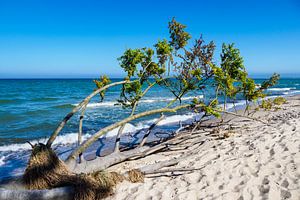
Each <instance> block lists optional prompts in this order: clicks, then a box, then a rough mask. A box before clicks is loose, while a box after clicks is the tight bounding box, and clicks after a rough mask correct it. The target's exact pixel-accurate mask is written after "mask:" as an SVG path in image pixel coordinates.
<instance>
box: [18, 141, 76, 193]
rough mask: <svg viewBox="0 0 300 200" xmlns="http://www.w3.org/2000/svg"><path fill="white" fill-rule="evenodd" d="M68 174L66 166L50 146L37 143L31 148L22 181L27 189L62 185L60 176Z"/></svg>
mask: <svg viewBox="0 0 300 200" xmlns="http://www.w3.org/2000/svg"><path fill="white" fill-rule="evenodd" d="M70 175H71V173H70V172H69V170H68V169H67V166H66V165H65V164H64V162H62V161H61V160H60V159H59V158H58V157H57V155H56V154H55V152H54V151H53V150H52V149H51V148H48V147H47V146H46V145H44V144H37V145H35V146H34V147H33V149H32V153H31V157H30V159H29V163H28V165H27V168H26V170H25V173H24V175H23V182H24V184H25V186H26V187H27V188H28V189H49V188H54V187H59V186H61V185H64V181H62V177H65V176H70Z"/></svg>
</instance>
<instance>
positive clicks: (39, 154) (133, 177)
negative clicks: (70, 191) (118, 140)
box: [23, 144, 144, 200]
mask: <svg viewBox="0 0 300 200" xmlns="http://www.w3.org/2000/svg"><path fill="white" fill-rule="evenodd" d="M127 175H128V177H127V178H126V177H124V176H123V175H121V174H119V173H117V172H105V171H98V172H93V173H89V174H74V173H72V172H70V171H69V170H68V168H67V166H66V165H65V164H64V162H63V161H61V160H60V159H59V158H58V156H57V155H56V154H55V152H54V151H53V150H52V149H51V148H49V147H47V146H46V145H44V144H37V145H34V146H33V149H32V154H31V156H30V159H29V162H28V165H27V168H26V170H25V173H24V175H23V183H24V185H25V186H26V187H27V188H28V189H31V190H32V189H50V188H55V187H62V186H73V187H74V200H82V199H85V200H97V199H103V198H105V197H107V196H109V195H112V194H113V188H114V187H115V186H116V185H117V184H118V183H120V182H122V181H123V180H125V179H127V180H128V181H130V182H132V183H136V182H143V181H144V174H143V173H142V172H141V171H139V170H137V169H133V170H130V171H128V172H127Z"/></svg>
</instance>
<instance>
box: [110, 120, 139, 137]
mask: <svg viewBox="0 0 300 200" xmlns="http://www.w3.org/2000/svg"><path fill="white" fill-rule="evenodd" d="M141 128H142V127H139V128H138V127H136V126H134V125H132V124H129V123H127V124H125V127H124V129H123V133H131V132H136V131H137V130H139V129H141ZM119 129H120V128H115V129H113V130H111V131H109V132H108V133H106V134H105V137H114V136H116V135H117V134H118V132H119Z"/></svg>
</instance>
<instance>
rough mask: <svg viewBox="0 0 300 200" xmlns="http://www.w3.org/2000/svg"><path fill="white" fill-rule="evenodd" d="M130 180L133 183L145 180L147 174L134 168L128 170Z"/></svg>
mask: <svg viewBox="0 0 300 200" xmlns="http://www.w3.org/2000/svg"><path fill="white" fill-rule="evenodd" d="M127 174H128V178H127V179H128V180H129V181H130V182H132V183H138V182H141V183H143V182H144V178H145V175H144V174H143V172H141V171H140V170H138V169H132V170H129V171H128V172H127Z"/></svg>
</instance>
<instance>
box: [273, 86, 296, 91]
mask: <svg viewBox="0 0 300 200" xmlns="http://www.w3.org/2000/svg"><path fill="white" fill-rule="evenodd" d="M295 89H296V88H295V87H291V88H269V89H268V90H269V91H289V90H295Z"/></svg>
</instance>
